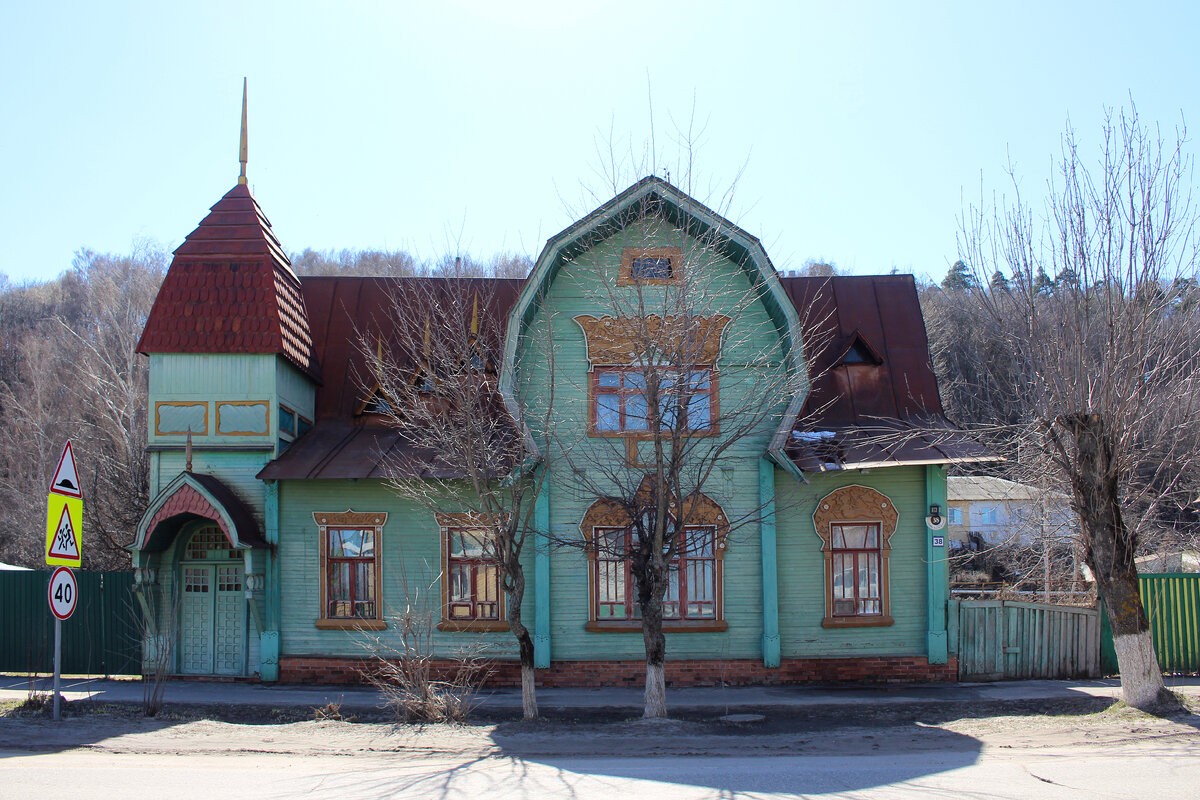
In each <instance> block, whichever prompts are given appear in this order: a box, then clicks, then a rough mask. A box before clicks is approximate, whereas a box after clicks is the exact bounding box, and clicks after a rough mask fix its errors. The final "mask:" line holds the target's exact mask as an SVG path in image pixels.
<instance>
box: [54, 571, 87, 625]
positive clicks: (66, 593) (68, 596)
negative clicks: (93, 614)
mask: <svg viewBox="0 0 1200 800" xmlns="http://www.w3.org/2000/svg"><path fill="white" fill-rule="evenodd" d="M47 596H48V598H49V600H50V610H51V611H52V612H54V616H56V617H58V618H59V619H68V618H70V616H71V615H72V614H74V613H75V606H76V604H77V603H78V602H79V584H78V583H77V582H76V581H75V573H74V572H72V571H71V569H70V567H59V568H58V569H56V570H54V574H53V575H51V576H50V588H49V589H48V590H47Z"/></svg>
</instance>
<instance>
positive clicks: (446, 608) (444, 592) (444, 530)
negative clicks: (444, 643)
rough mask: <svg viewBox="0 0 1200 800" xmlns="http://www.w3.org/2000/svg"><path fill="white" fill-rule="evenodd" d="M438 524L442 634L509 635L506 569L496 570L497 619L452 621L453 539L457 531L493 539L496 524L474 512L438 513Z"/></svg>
mask: <svg viewBox="0 0 1200 800" xmlns="http://www.w3.org/2000/svg"><path fill="white" fill-rule="evenodd" d="M434 516H435V517H436V519H437V524H438V550H439V551H440V552H441V563H442V573H441V575H442V579H441V584H442V587H441V598H442V610H441V621H440V622H439V623H438V624H437V629H438V630H439V631H477V632H478V631H484V632H487V631H506V630H508V596H507V594H506V593H505V591H504V576H503V568H502V567H501V566H500V565H499V564H497V566H496V603H497V605H498V606H499V614H498V617H499V618H498V619H451V617H450V567H451V564H450V561H451V559H450V543H451V542H450V537H451V534H452V533H453V532H454V531H461V530H470V531H483V532H485V533H487V534H488V535H490V532H491V531H493V530H494V529H495V525H494V521H493V520H491V519H489V518H488V517H486V516H483V515H480V514H473V513H471V512H463V513H439V514H436V515H434Z"/></svg>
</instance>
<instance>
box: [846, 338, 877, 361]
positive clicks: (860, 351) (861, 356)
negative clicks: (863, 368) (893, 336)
mask: <svg viewBox="0 0 1200 800" xmlns="http://www.w3.org/2000/svg"><path fill="white" fill-rule="evenodd" d="M874 361H875V359H873V358H871V354H870V353H868V352H867V348H865V347H863V343H862V342H855V343H854V346H853V347H851V348H850V349H849V350H847V351H846V357H845V358H843V359H842V363H843V364H869V363H872V362H874Z"/></svg>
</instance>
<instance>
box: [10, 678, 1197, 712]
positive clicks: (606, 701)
mask: <svg viewBox="0 0 1200 800" xmlns="http://www.w3.org/2000/svg"><path fill="white" fill-rule="evenodd" d="M1167 686H1168V688H1170V689H1172V690H1174V691H1177V692H1184V693H1186V694H1188V695H1191V696H1193V697H1200V678H1169V679H1167ZM37 688H38V690H39V691H50V689H51V680H50V679H49V678H44V679H42V680H41V681H40V682H39V684H38V687H37ZM28 690H29V683H28V680H27V679H26V678H24V677H13V676H7V675H0V701H4V700H21V699H24V698H25V696H26V694H27V693H28ZM1120 691H1121V690H1120V682H1119V681H1117V680H1091V681H1044V680H1039V681H1006V682H1000V683H952V684H917V685H903V686H879V687H863V686H855V687H847V688H841V687H828V686H825V687H813V686H745V687H742V686H739V687H702V688H680V689H668V690H667V706H668V708H669V709H670V710H671V711H672V712H693V713H697V712H712V713H718V714H728V713H736V712H738V711H742V710H745V709H758V710H762V709H779V710H789V711H791V712H793V713H795V712H798V711H802V710H804V709H812V710H815V709H817V708H824V709H826V710H829V709H836V708H837V707H839V706H841V707H849V706H862V705H867V704H870V705H874V706H904V705H922V704H928V705H930V706H935V705H939V704H943V705H945V704H958V703H965V704H972V705H976V706H984V705H987V704H1003V703H1019V702H1045V703H1047V705H1050V704H1053V703H1055V702H1060V701H1079V700H1086V699H1088V698H1118V697H1120ZM62 693H63V697H64V699H66V700H68V701H74V700H92V701H94V702H97V703H141V700H142V685H141V683H139V682H138V681H131V680H124V681H118V680H103V679H63V681H62ZM164 700H165V701H166V703H167V705H168V706H170V705H173V704H181V705H188V706H230V705H239V706H255V707H262V708H271V709H293V710H294V709H300V710H307V709H311V708H317V707H320V706H324V705H325V704H326V703H329V702H339V703H341V705H342V709H343V710H345V711H353V710H359V711H365V710H371V709H376V708H379V707H380V705H381V698H380V695H379V694H378V693H377V692H376V691H374V690H373V689H370V688H366V687H362V686H319V685H318V686H314V685H305V686H294V685H288V686H282V685H273V684H257V683H242V682H221V681H199V680H196V681H169V682H168V685H167V688H166V692H165V694H164ZM538 706H539V708H540V709H541V710H542V711H544V712H552V711H558V712H570V711H580V712H588V711H592V712H595V711H606V712H626V711H627V712H629V713H631V714H634V713H638V714H640V713H641V709H642V690H641V689H640V688H590V689H589V688H583V689H561V688H546V689H539V690H538ZM520 708H521V692H520V690H518V689H497V690H485V691H484V692H482V693H481V695H480V707H479V710H480V711H482V712H483V713H485V714H486V713H488V712H493V713H502V714H508V713H513V712H516V713H519V712H520Z"/></svg>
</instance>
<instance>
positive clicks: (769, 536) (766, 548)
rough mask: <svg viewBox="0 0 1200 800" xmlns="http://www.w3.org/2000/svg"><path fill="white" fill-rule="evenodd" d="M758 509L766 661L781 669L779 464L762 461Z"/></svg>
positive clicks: (763, 646)
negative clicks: (777, 529)
mask: <svg viewBox="0 0 1200 800" xmlns="http://www.w3.org/2000/svg"><path fill="white" fill-rule="evenodd" d="M758 506H759V514H761V515H762V520H761V521H760V522H759V530H760V531H761V533H762V536H761V539H762V626H763V634H762V659H763V666H764V667H778V666H779V657H780V645H779V565H778V562H777V560H776V539H775V464H774V462H772V461H771V460H770V459H768V458H760V459H759V460H758Z"/></svg>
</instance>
